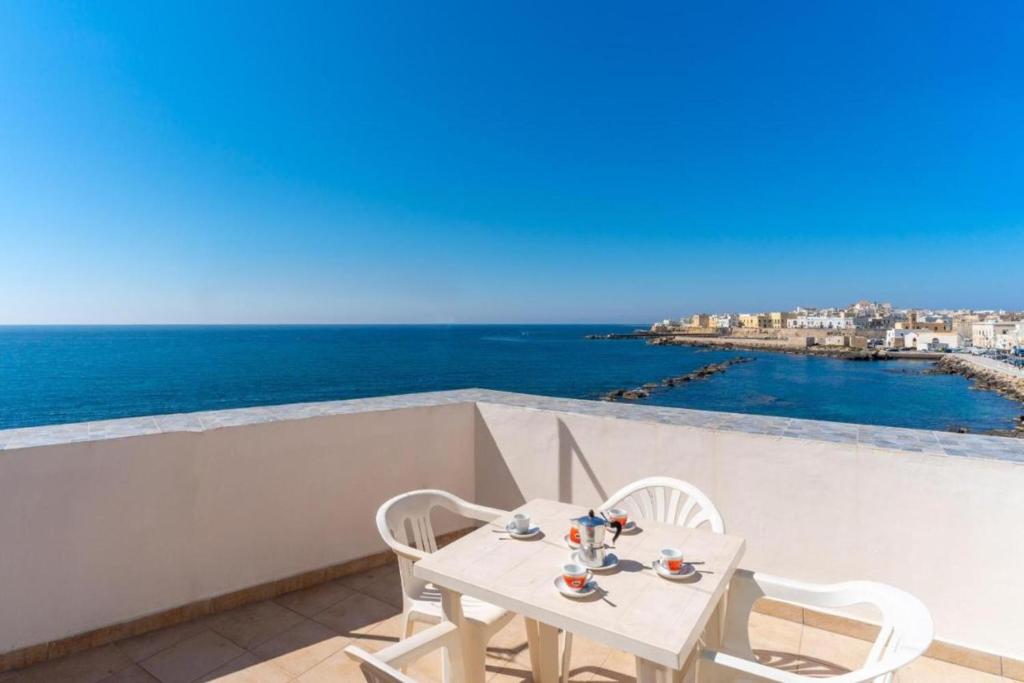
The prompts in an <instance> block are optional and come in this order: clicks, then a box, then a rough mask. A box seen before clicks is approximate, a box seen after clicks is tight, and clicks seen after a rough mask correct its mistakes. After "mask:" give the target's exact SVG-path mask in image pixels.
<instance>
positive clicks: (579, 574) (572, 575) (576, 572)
mask: <svg viewBox="0 0 1024 683" xmlns="http://www.w3.org/2000/svg"><path fill="white" fill-rule="evenodd" d="M589 578H590V570H589V569H587V568H586V567H584V566H583V565H581V564H574V563H569V564H565V565H562V580H563V581H565V585H566V586H568V587H569V588H571V589H573V590H574V591H581V590H583V589H584V588H585V587H586V585H587V579H589Z"/></svg>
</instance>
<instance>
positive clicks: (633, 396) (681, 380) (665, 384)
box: [601, 356, 754, 401]
mask: <svg viewBox="0 0 1024 683" xmlns="http://www.w3.org/2000/svg"><path fill="white" fill-rule="evenodd" d="M753 360H754V359H753V358H746V357H743V356H740V357H737V358H730V359H729V360H726V361H722V362H721V363H710V364H708V365H704V366H702V367H699V368H697V369H696V370H694V371H693V372H688V373H686V374H685V375H674V376H672V377H666V378H665V379H663V380H661V382H649V383H647V384H644V385H642V386H639V387H636V388H635V389H615V390H614V391H609V392H608V393H607V394H605V395H604V396H602V397H601V398H602V399H603V400H605V401H618V400H625V401H637V400H640V399H644V398H647V397H648V396H650V395H651V394H652V393H653V392H655V391H658V390H660V389H669V388H672V387H677V386H682V385H683V384H687V383H689V382H695V381H699V380H702V379H707V378H708V377H710V376H712V375H716V374H718V373H720V372H725V371H726V370H728V369H729V368H730V367H732V366H733V365H738V364H740V363H750V362H752V361H753Z"/></svg>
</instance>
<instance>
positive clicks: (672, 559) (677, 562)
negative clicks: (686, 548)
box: [661, 548, 683, 572]
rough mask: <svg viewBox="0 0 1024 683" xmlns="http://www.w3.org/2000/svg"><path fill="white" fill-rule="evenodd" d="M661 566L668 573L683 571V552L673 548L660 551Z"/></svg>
mask: <svg viewBox="0 0 1024 683" xmlns="http://www.w3.org/2000/svg"><path fill="white" fill-rule="evenodd" d="M661 566H662V567H664V568H665V569H667V570H669V571H670V572H679V571H682V569H683V552H682V551H681V550H676V549H675V548H662V549H661Z"/></svg>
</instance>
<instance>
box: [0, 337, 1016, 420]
mask: <svg viewBox="0 0 1024 683" xmlns="http://www.w3.org/2000/svg"><path fill="white" fill-rule="evenodd" d="M631 329H632V327H630V326H616V325H585V326H579V325H422V326H421V325H408V326H406V325H403V326H362V325H360V326H210V327H205V326H200V327H193V326H187V327H186V326H182V327H170V326H168V327H163V326H160V327H149V326H147V327H0V429H6V428H11V427H25V426H32V425H43V424H55V423H62V422H80V421H85V420H99V419H108V418H117V417H128V416H136V415H153V414H161V413H175V412H188V411H195V410H212V409H218V408H235V407H241V406H254V405H271V404H279V403H294V402H299V401H325V400H331V399H345V398H356V397H363V396H379V395H384V394H401V393H406V392H416V391H432V390H437V389H457V388H466V387H484V388H489V389H500V390H506V391H517V392H524V393H533V394H546V395H551V396H565V397H571V398H585V399H597V398H599V397H600V396H601V394H602V393H604V392H606V391H609V390H611V389H615V388H618V387H624V388H625V387H634V386H637V385H640V384H643V383H644V382H657V381H659V380H661V379H662V378H663V377H667V376H669V375H678V374H682V373H686V372H689V371H690V370H693V369H695V368H698V367H700V366H702V365H706V364H708V363H712V362H717V361H720V360H722V359H724V358H729V357H733V356H736V355H745V356H753V357H755V358H756V360H755V361H754V362H753V363H748V364H744V365H736V366H733V367H732V368H730V369H729V370H728V371H727V372H725V373H723V374H719V375H715V376H713V377H711V378H709V379H707V380H704V381H701V382H694V383H690V384H688V385H685V386H682V387H679V388H674V389H669V390H664V391H661V392H658V393H656V394H655V395H653V396H652V397H651V398H650V399H648V400H646V401H642V403H646V404H651V405H665V406H679V407H686V408H697V409H702V410H724V411H733V412H744V413H759V414H764V415H783V416H789V417H802V418H812V419H819V420H836V421H842V422H860V423H868V424H882V425H895V426H902V427H918V428H926V429H948V428H950V427H951V426H954V425H966V426H969V427H970V428H971V429H972V431H984V430H987V429H998V428H1007V427H1009V426H1010V424H1011V421H1012V420H1013V419H1014V418H1015V417H1016V416H1017V415H1019V414H1021V413H1024V406H1022V405H1021V404H1019V403H1016V402H1013V401H1010V400H1007V399H1005V398H1002V397H1001V396H999V395H997V394H994V393H990V392H984V391H974V390H972V389H971V388H970V385H969V383H968V382H967V381H966V380H964V379H962V378H960V377H956V376H949V375H927V374H925V371H926V370H927V369H928V368H929V367H930V365H931V364H930V363H929V362H926V361H891V362H874V363H871V362H850V361H841V360H834V359H829V358H817V357H808V356H795V355H786V354H775V353H768V352H734V351H709V350H704V349H696V348H690V347H660V346H648V345H647V344H645V343H644V342H643V341H637V340H630V341H603V340H601V341H595V340H587V339H584V336H585V335H586V334H588V333H607V332H623V331H629V330H631Z"/></svg>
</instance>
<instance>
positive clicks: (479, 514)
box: [456, 499, 509, 522]
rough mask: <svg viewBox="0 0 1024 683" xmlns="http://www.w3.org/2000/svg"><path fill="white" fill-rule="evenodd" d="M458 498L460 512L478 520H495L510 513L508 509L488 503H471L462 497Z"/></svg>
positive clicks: (464, 515)
mask: <svg viewBox="0 0 1024 683" xmlns="http://www.w3.org/2000/svg"><path fill="white" fill-rule="evenodd" d="M456 500H458V501H459V505H458V508H459V509H458V513H459V514H460V515H462V516H463V517H468V518H470V519H475V520H477V521H478V522H493V521H495V520H498V519H501V518H502V517H505V516H506V515H508V514H509V512H508V510H499V509H498V508H489V507H487V506H486V505H477V504H476V503H470V502H469V501H466V500H461V499H456Z"/></svg>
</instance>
